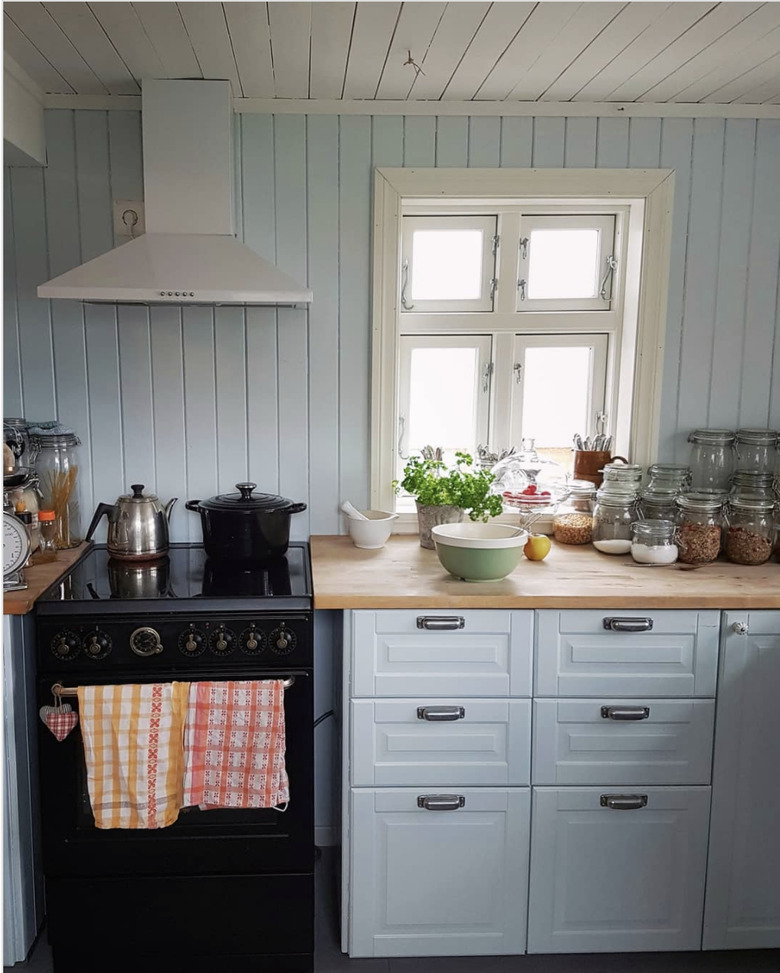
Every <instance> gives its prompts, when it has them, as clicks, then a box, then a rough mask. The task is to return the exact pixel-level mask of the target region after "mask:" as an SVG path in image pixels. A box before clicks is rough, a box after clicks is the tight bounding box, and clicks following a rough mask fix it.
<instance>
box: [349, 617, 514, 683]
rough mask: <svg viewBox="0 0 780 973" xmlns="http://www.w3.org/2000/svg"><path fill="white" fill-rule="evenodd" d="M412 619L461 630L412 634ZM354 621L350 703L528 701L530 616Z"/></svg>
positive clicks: (415, 631) (415, 630) (421, 630)
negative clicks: (453, 622)
mask: <svg viewBox="0 0 780 973" xmlns="http://www.w3.org/2000/svg"><path fill="white" fill-rule="evenodd" d="M483 615H484V616H486V617H485V618H482V616H483ZM388 616H389V617H388ZM418 616H419V617H421V618H434V619H438V618H442V617H444V618H450V617H456V618H461V617H462V618H463V619H464V627H463V628H460V629H452V630H447V631H438V630H430V629H425V628H417V622H416V619H417V617H418ZM352 618H353V630H352V687H351V688H352V695H353V696H419V695H421V694H422V695H424V696H530V695H531V656H532V651H533V645H532V632H533V612H488V611H486V612H457V611H456V612H452V613H445V612H438V613H436V612H433V613H431V612H422V611H421V612H396V611H388V612H362V611H361V612H354V613H353V616H352ZM385 629H390V631H385Z"/></svg>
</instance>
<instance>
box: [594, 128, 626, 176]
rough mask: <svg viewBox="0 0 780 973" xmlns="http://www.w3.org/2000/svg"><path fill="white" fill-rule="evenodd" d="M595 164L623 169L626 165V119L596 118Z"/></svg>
mask: <svg viewBox="0 0 780 973" xmlns="http://www.w3.org/2000/svg"><path fill="white" fill-rule="evenodd" d="M598 123H599V124H598V150H597V152H596V165H597V166H599V167H601V168H605V169H624V168H625V167H626V166H627V165H628V119H627V118H600V119H599V120H598Z"/></svg>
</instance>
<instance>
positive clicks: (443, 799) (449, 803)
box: [417, 794, 466, 811]
mask: <svg viewBox="0 0 780 973" xmlns="http://www.w3.org/2000/svg"><path fill="white" fill-rule="evenodd" d="M465 806H466V798H465V797H464V796H463V794H420V796H419V797H418V798H417V807H423V808H425V810H426V811H457V810H458V808H460V807H465Z"/></svg>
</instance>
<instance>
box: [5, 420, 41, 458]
mask: <svg viewBox="0 0 780 973" xmlns="http://www.w3.org/2000/svg"><path fill="white" fill-rule="evenodd" d="M3 442H4V443H5V444H6V446H8V448H9V449H10V450H11V452H12V453H13V454H14V460H15V461H16V463H15V465H16V468H17V469H19V468H24V469H30V468H31V467H32V466H33V465H34V461H35V452H34V450H33V446H32V443H31V442H30V433H29V427H28V425H27V420H26V419H3Z"/></svg>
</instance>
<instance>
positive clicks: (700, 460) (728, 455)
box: [688, 429, 735, 493]
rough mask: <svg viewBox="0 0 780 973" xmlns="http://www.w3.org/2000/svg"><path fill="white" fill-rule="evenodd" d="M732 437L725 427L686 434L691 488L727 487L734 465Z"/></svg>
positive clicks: (731, 433)
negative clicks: (688, 447)
mask: <svg viewBox="0 0 780 973" xmlns="http://www.w3.org/2000/svg"><path fill="white" fill-rule="evenodd" d="M734 438H735V437H734V433H733V432H731V431H730V430H729V429H695V430H694V431H693V432H692V433H691V434H690V436H688V442H689V443H691V486H692V488H693V489H694V490H699V489H701V488H702V487H704V488H705V489H711V490H722V491H723V492H724V493H725V492H726V490H728V488H729V480H730V478H731V471H732V470H733V468H734V448H733V447H734Z"/></svg>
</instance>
